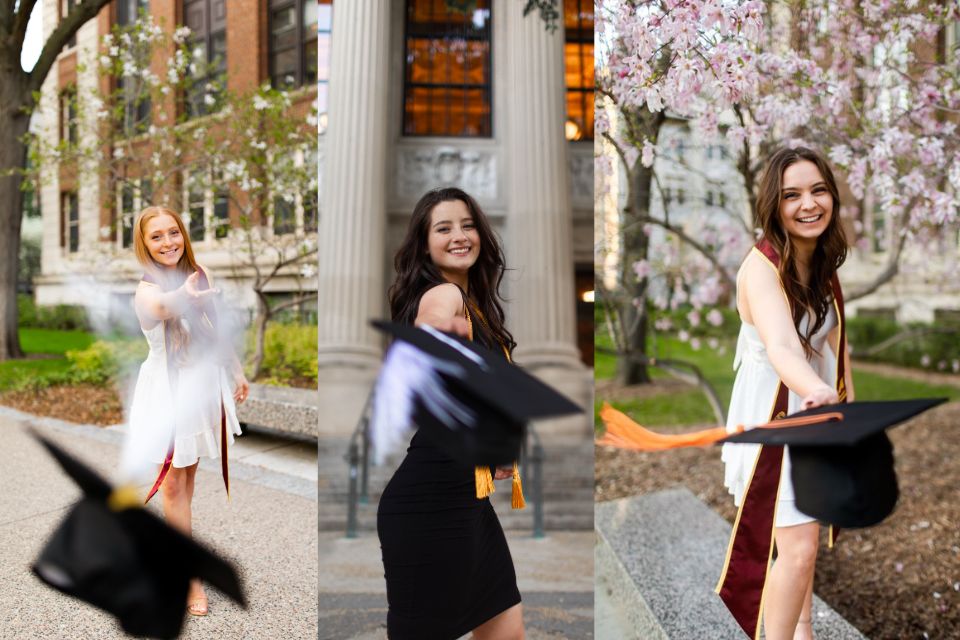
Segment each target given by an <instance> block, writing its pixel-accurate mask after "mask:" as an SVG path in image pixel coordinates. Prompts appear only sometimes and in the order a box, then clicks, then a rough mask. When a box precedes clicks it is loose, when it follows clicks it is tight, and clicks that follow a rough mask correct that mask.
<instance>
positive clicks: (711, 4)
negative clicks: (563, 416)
mask: <svg viewBox="0 0 960 640" xmlns="http://www.w3.org/2000/svg"><path fill="white" fill-rule="evenodd" d="M948 5H949V6H947V5H941V4H939V3H921V2H918V1H917V0H905V1H899V2H894V1H892V0H876V1H870V2H862V1H860V0H806V1H804V2H799V1H795V0H775V1H772V2H767V3H762V2H755V1H750V2H731V1H726V0H661V1H651V0H620V1H616V2H615V1H613V0H605V1H601V2H598V10H597V30H598V32H599V33H600V34H601V46H600V47H599V49H598V51H599V56H598V58H599V60H598V64H599V65H600V66H601V67H602V72H601V73H598V78H599V80H598V85H599V86H598V92H599V93H600V94H601V96H602V99H601V101H602V100H606V101H607V102H608V104H611V105H613V106H614V107H615V109H616V113H617V117H616V119H615V121H611V123H610V124H609V125H607V126H606V127H604V130H603V132H602V135H603V136H604V137H605V139H606V140H607V141H608V142H609V144H611V145H612V147H613V148H614V149H615V152H616V155H617V157H618V159H619V162H620V163H621V164H622V165H623V167H624V168H625V171H626V173H627V174H628V176H629V179H628V180H627V183H628V185H629V190H630V193H629V195H628V198H627V203H628V205H627V207H626V208H625V211H624V212H623V214H622V217H623V229H622V233H623V240H622V254H621V257H622V263H623V264H622V269H621V275H620V283H619V285H620V286H619V291H618V292H610V293H609V295H607V302H606V303H605V304H606V307H607V308H608V310H609V311H610V312H611V313H612V315H613V317H614V318H615V319H616V320H617V321H618V324H619V331H618V332H614V333H615V343H616V345H617V349H618V351H619V352H620V353H621V354H624V355H628V359H633V360H637V361H641V362H642V361H648V360H647V350H646V346H645V341H644V340H643V339H642V338H638V337H637V335H636V334H635V333H633V334H632V333H631V332H632V331H636V325H637V324H642V323H636V322H634V323H633V325H631V324H630V323H626V322H624V318H629V317H630V316H631V313H632V312H631V311H630V309H629V307H632V308H633V309H636V310H637V311H638V312H639V313H640V314H641V315H642V314H643V313H645V312H646V311H647V309H648V308H649V307H651V306H652V307H655V308H656V309H660V310H668V309H670V308H674V309H676V308H677V307H678V305H679V306H682V305H688V306H690V307H691V308H692V312H693V315H692V317H691V319H690V321H689V322H685V323H678V322H675V321H674V322H669V323H668V322H667V319H666V318H661V319H660V320H658V322H660V328H661V329H662V330H671V331H676V332H678V334H679V335H681V337H685V336H692V335H694V334H695V333H696V331H697V330H698V329H700V328H701V327H702V326H703V323H702V320H703V319H704V318H705V317H706V316H707V315H709V307H711V306H715V305H716V304H717V303H718V302H720V303H722V302H727V301H729V299H730V293H731V291H732V289H733V278H732V273H733V269H734V268H735V266H736V264H737V262H738V261H739V258H741V257H742V255H743V252H744V251H745V248H746V247H748V246H749V244H750V243H752V242H753V241H754V238H755V231H754V227H755V226H756V225H755V224H754V222H753V217H754V213H755V206H756V203H755V188H756V185H757V182H758V178H759V173H760V171H761V169H762V162H763V159H764V158H766V157H767V156H768V155H769V153H770V152H771V151H772V150H773V149H774V148H776V147H778V146H781V145H783V144H797V143H804V144H807V145H809V146H814V147H816V148H819V149H821V150H822V151H824V152H825V153H826V154H827V155H828V156H829V158H830V160H831V162H832V163H833V166H834V168H835V170H836V171H837V173H838V175H839V177H840V178H841V179H842V181H843V182H844V183H845V184H846V185H847V187H848V188H849V192H850V197H849V198H848V200H847V201H845V203H844V204H845V206H844V207H843V210H842V215H844V217H845V218H846V219H847V220H846V222H847V227H848V230H850V231H851V232H852V235H853V236H854V238H853V239H854V240H855V242H856V247H857V248H858V249H864V248H865V247H866V245H868V244H869V243H873V242H879V243H881V244H882V245H883V247H884V248H885V250H886V251H885V254H886V263H885V264H884V266H883V268H882V269H880V270H878V271H877V273H876V274H875V275H874V276H873V277H872V278H871V280H870V281H869V282H866V283H864V284H863V285H862V286H861V287H859V288H857V289H855V290H850V291H848V292H847V297H848V299H856V298H858V297H862V296H864V295H867V294H869V293H872V292H874V291H876V290H877V289H878V288H880V287H881V286H883V285H884V284H885V283H887V282H889V281H890V280H891V279H892V278H893V277H895V276H896V275H897V273H899V272H900V271H901V270H902V269H904V268H918V265H910V264H909V261H908V260H906V259H905V256H906V255H908V254H909V252H905V251H904V248H905V247H906V246H908V245H909V244H910V243H915V244H917V245H922V244H923V243H931V242H941V243H942V242H943V241H942V240H940V239H938V238H937V235H938V233H939V232H941V231H943V230H944V229H951V228H954V227H955V224H956V220H957V210H958V200H957V195H956V192H957V189H958V188H960V143H958V140H960V138H958V136H957V135H956V122H957V119H958V118H957V116H958V113H960V65H958V64H957V52H956V51H955V50H953V51H951V50H948V49H945V48H944V47H938V43H942V42H944V41H945V34H946V33H947V31H948V30H949V29H951V28H954V29H955V26H954V25H955V23H956V22H957V21H958V20H960V8H958V7H957V6H956V5H955V4H954V3H948ZM954 46H955V44H954ZM601 103H602V102H601ZM668 119H672V120H674V121H683V122H685V123H686V125H685V126H687V127H688V128H689V130H690V132H691V138H693V139H695V140H696V141H697V144H699V145H703V146H706V145H710V144H714V143H716V142H718V141H723V142H724V143H725V146H726V147H727V148H728V149H731V150H732V151H733V161H734V162H735V164H736V167H737V170H738V172H739V174H740V176H741V179H742V185H743V191H744V195H745V200H746V203H745V208H744V209H745V210H744V211H736V210H734V211H730V212H729V213H730V214H731V215H727V216H719V217H718V219H717V220H714V219H711V220H700V219H698V220H686V221H682V222H681V221H679V220H677V219H676V218H671V207H670V203H668V202H663V203H662V205H663V206H659V207H657V210H658V211H661V213H660V214H659V215H653V214H651V211H652V207H651V202H652V200H651V199H652V198H653V197H654V196H655V195H656V194H661V196H662V194H663V193H664V191H663V190H662V189H655V188H654V187H655V186H656V184H657V179H658V176H657V171H656V168H657V166H659V163H658V159H660V160H665V159H670V161H671V162H675V161H676V160H675V159H673V158H670V149H669V146H668V145H665V144H663V143H662V141H661V140H660V139H659V136H660V133H661V129H662V127H663V125H664V123H665V122H666V121H667V120H668ZM598 166H599V167H600V169H601V170H603V169H606V171H607V172H610V171H613V170H614V165H613V163H611V162H602V161H598ZM689 169H690V171H695V169H694V168H693V167H690V168H689ZM600 180H601V181H602V180H603V178H602V177H601V178H600ZM881 223H882V224H881ZM652 228H659V229H661V230H662V232H663V233H664V234H666V236H667V237H668V238H670V239H671V241H670V242H663V243H656V246H655V247H651V249H652V250H653V251H654V253H657V252H659V254H658V255H653V256H648V255H641V254H639V253H637V252H633V251H631V250H630V248H631V235H635V234H638V233H642V232H643V231H644V230H646V232H647V233H650V231H651V229H652ZM877 230H879V231H880V232H881V233H882V237H881V238H879V239H878V238H874V237H872V236H871V234H873V233H874V232H875V231H877ZM678 252H679V253H678ZM675 254H676V255H675ZM947 255H948V256H949V255H950V252H949V251H948V252H947ZM678 263H680V264H678ZM955 264H956V263H955V261H952V260H950V259H948V260H947V261H946V265H947V266H946V268H947V269H948V270H955V268H956V267H955ZM651 278H653V279H658V278H659V279H660V280H661V281H662V282H661V284H660V286H659V287H658V291H659V292H660V293H659V295H656V296H654V297H653V298H649V296H647V297H645V296H644V295H636V293H637V292H640V293H641V294H642V293H644V292H646V291H647V290H649V288H650V281H651ZM636 283H639V286H637V285H636ZM630 289H634V291H632V292H631V291H630ZM601 293H603V292H601ZM613 293H618V294H619V297H617V296H616V295H613ZM678 301H680V302H678ZM628 305H629V306H628ZM712 317H713V318H714V319H716V316H715V315H714V316H712ZM621 381H623V382H627V383H629V382H635V381H636V379H630V378H629V377H621Z"/></svg>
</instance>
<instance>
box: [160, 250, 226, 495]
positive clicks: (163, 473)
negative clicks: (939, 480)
mask: <svg viewBox="0 0 960 640" xmlns="http://www.w3.org/2000/svg"><path fill="white" fill-rule="evenodd" d="M197 271H198V272H199V273H200V278H199V281H200V282H199V287H197V288H198V289H200V290H203V289H209V288H210V281H209V280H207V274H206V272H205V271H204V270H203V269H201V268H199V267H198V268H197ZM143 280H144V282H150V283H152V284H157V281H156V279H155V278H154V277H153V276H151V275H150V274H149V273H145V274H143ZM203 315H204V316H205V317H206V318H207V320H209V321H210V325H211V327H213V329H214V330H215V329H216V326H217V310H216V308H215V307H214V305H212V304H209V305H205V308H204V310H203ZM164 322H166V321H164ZM163 341H164V356H165V359H166V367H167V376H168V377H169V379H170V388H171V389H175V388H176V384H177V370H176V367H174V366H171V363H170V340H169V337H168V335H167V331H166V327H164V331H163ZM218 384H219V382H218ZM220 394H221V395H220V470H221V473H222V474H223V486H224V488H226V491H227V498H228V499H229V498H230V473H229V469H228V463H227V410H226V408H225V407H224V406H223V392H222V390H221V392H220ZM176 435H177V434H176V433H171V434H170V444H169V445H168V447H167V455H166V457H165V458H164V460H163V464H162V465H161V466H160V473H158V474H157V479H156V481H154V483H153V486H152V487H151V488H150V491H149V492H148V493H147V498H146V500H144V501H143V503H144V504H146V503H148V502H150V498H152V497H153V496H154V494H156V493H157V491H158V490H159V489H160V485H162V484H163V480H164V479H165V478H166V477H167V473H168V472H169V471H170V467H171V466H172V465H173V445H174V442H175V441H176Z"/></svg>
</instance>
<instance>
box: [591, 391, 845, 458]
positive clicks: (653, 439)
mask: <svg viewBox="0 0 960 640" xmlns="http://www.w3.org/2000/svg"><path fill="white" fill-rule="evenodd" d="M600 418H601V419H602V420H603V422H604V424H605V425H606V427H607V431H606V433H604V434H603V437H601V438H600V439H599V440H597V443H598V444H602V445H607V446H610V447H617V448H620V449H632V450H634V451H664V450H666V449H679V448H681V447H704V446H707V445H710V444H714V443H716V442H718V441H720V440H723V439H724V438H726V437H727V436H731V435H734V434H736V433H741V432H742V431H744V426H743V425H737V427H736V428H735V429H734V430H733V431H727V429H726V428H725V427H714V428H712V429H704V430H703V431H694V432H692V433H675V434H673V433H672V434H665V433H655V432H653V431H650V430H649V429H646V428H644V427H642V426H641V425H639V424H637V423H636V422H634V421H633V420H631V419H630V418H629V417H627V416H626V415H625V414H623V413H621V412H620V411H617V410H616V409H614V408H613V407H611V406H610V405H609V404H607V403H603V408H601V409H600ZM835 420H843V414H841V413H837V412H832V413H823V414H820V415H817V416H807V417H803V418H781V419H780V420H774V421H773V422H767V423H765V424H760V425H757V427H756V428H760V429H777V428H781V427H797V426H801V425H809V424H818V423H821V422H829V421H835Z"/></svg>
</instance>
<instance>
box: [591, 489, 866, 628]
mask: <svg viewBox="0 0 960 640" xmlns="http://www.w3.org/2000/svg"><path fill="white" fill-rule="evenodd" d="M596 532H597V538H596V547H595V565H594V566H595V572H596V581H597V589H598V590H602V592H603V593H602V601H603V606H604V607H605V608H607V609H608V610H612V611H615V612H616V614H617V616H616V618H615V619H613V620H612V621H611V624H610V625H609V626H608V629H609V631H606V632H604V634H602V635H601V634H600V633H599V629H598V633H597V636H596V637H597V639H598V640H632V639H633V638H643V639H644V640H661V639H662V640H666V639H668V638H669V639H670V640H700V639H702V638H710V639H711V640H743V638H745V637H746V635H745V634H744V632H743V630H742V629H741V628H740V626H739V625H738V624H737V623H736V621H735V620H734V619H733V616H731V615H730V613H729V612H728V611H727V609H726V607H725V606H724V604H723V602H722V601H721V600H720V598H719V597H718V596H717V595H716V594H715V593H714V591H713V589H714V587H715V586H716V582H717V578H718V577H719V575H720V571H721V570H722V565H723V559H724V558H725V557H726V552H727V542H728V540H729V536H730V525H729V524H728V523H727V522H726V521H725V520H724V519H723V518H721V517H720V516H719V515H717V514H716V513H715V512H714V511H712V510H711V509H710V508H709V507H707V506H706V505H705V504H704V503H703V502H701V501H700V500H698V499H697V498H696V497H695V496H694V495H693V494H692V493H690V492H689V491H688V490H686V489H670V490H667V491H660V492H657V493H652V494H648V495H643V496H636V497H633V498H623V499H620V500H612V501H610V502H603V503H599V504H597V505H596ZM624 628H626V629H629V630H631V631H630V634H629V635H623V629H624ZM813 631H814V634H815V636H816V637H818V638H830V640H866V639H865V638H864V636H863V635H862V634H861V633H860V632H859V631H857V630H856V629H855V628H854V627H853V626H852V625H850V623H848V622H847V621H846V620H844V619H843V618H842V617H841V616H840V615H839V614H838V613H837V612H835V611H834V610H832V609H831V608H830V607H829V606H827V605H826V604H825V603H824V602H823V601H822V600H820V599H819V598H817V597H816V596H814V603H813Z"/></svg>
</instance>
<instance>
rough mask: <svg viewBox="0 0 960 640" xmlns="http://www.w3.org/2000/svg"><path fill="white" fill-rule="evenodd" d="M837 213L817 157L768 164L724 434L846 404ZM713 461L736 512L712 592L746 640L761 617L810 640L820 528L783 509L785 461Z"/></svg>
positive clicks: (793, 155)
mask: <svg viewBox="0 0 960 640" xmlns="http://www.w3.org/2000/svg"><path fill="white" fill-rule="evenodd" d="M839 211H840V195H839V192H838V190H837V184H836V180H835V179H834V176H833V173H832V171H831V170H830V167H829V166H828V165H827V163H826V161H825V160H824V158H823V157H822V156H821V155H820V154H819V153H817V152H816V151H813V150H811V149H807V148H804V147H797V148H785V149H780V150H779V151H777V152H776V153H774V154H773V155H772V156H771V157H770V160H769V161H768V163H767V167H766V171H765V173H764V175H763V178H762V180H761V183H760V189H759V194H758V198H757V218H758V222H759V226H760V227H761V228H762V231H763V234H762V236H761V238H760V240H759V242H758V243H757V245H756V246H755V247H754V248H753V249H752V250H751V251H750V253H749V255H748V256H747V257H746V259H745V260H744V261H743V264H742V265H741V267H740V270H739V272H738V274H737V310H738V312H739V314H740V318H741V321H742V325H741V328H740V336H739V340H738V344H737V352H736V357H735V361H734V368H735V369H737V374H736V380H735V382H734V387H733V394H732V397H731V400H730V411H729V417H728V419H727V428H728V430H730V429H732V428H734V427H735V426H736V425H744V424H760V423H764V422H767V421H768V420H771V419H774V418H776V417H780V416H782V415H789V414H792V413H795V412H797V411H800V410H802V409H807V408H812V407H816V406H820V405H824V404H834V403H837V402H842V401H852V400H853V384H852V380H851V377H850V366H849V353H848V350H847V345H846V339H845V329H844V317H843V297H842V293H841V290H840V285H839V280H838V279H837V269H838V268H839V267H840V265H842V264H843V262H844V259H845V258H846V254H847V243H846V239H845V236H844V233H843V227H842V226H841V223H840V218H839ZM723 461H724V462H725V464H726V471H725V479H724V482H725V484H726V486H727V488H728V489H729V490H730V492H731V493H732V494H733V496H734V501H735V503H736V504H737V506H738V507H739V508H740V511H739V513H738V516H737V521H736V525H735V528H734V532H733V535H732V536H731V540H730V550H729V552H728V555H727V561H726V563H725V566H724V571H723V576H722V577H721V580H720V584H719V585H718V587H717V591H718V593H719V594H720V596H721V597H722V598H723V599H724V602H725V603H726V604H727V606H728V607H729V608H730V610H731V612H732V613H733V614H734V616H735V617H736V618H737V620H738V622H739V623H740V624H741V626H743V628H744V630H745V631H747V633H748V634H749V635H751V636H752V637H759V633H760V629H759V627H760V616H761V614H762V617H763V623H764V624H763V627H764V630H765V634H766V638H767V640H784V639H789V638H795V639H797V640H807V639H809V638H812V637H813V632H812V628H811V600H812V593H813V573H814V567H815V564H816V558H817V547H818V545H819V532H820V525H819V523H818V522H816V521H815V520H814V519H813V518H811V517H809V516H807V515H805V514H803V513H801V512H800V511H798V510H797V508H796V506H795V504H794V493H793V486H792V483H791V481H790V453H789V450H788V449H787V450H784V449H783V448H780V447H762V448H761V447H760V445H746V444H726V445H724V447H723ZM748 498H749V499H748ZM758 532H761V533H758ZM774 543H775V547H776V552H777V556H776V561H775V562H774V563H773V568H772V569H770V568H769V566H770V559H771V558H772V553H773V546H774ZM831 543H832V531H831Z"/></svg>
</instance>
